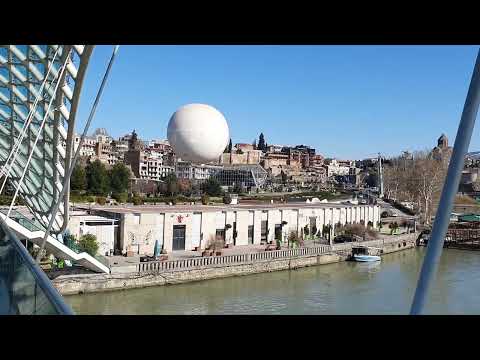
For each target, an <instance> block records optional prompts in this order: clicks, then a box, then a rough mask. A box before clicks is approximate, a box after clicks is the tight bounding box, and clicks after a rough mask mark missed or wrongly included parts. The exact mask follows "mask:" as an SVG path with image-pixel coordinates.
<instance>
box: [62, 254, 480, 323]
mask: <svg viewBox="0 0 480 360" xmlns="http://www.w3.org/2000/svg"><path fill="white" fill-rule="evenodd" d="M424 254H425V249H424V248H417V249H411V250H405V251H402V252H398V253H393V254H387V255H384V256H383V257H382V261H381V262H378V263H354V262H341V263H335V264H330V265H321V266H314V267H309V268H303V269H297V270H292V271H287V270H286V271H277V272H272V273H262V274H256V275H248V276H239V277H231V278H224V279H214V280H206V281H201V282H195V283H188V284H180V285H168V286H158V287H150V288H144V289H131V290H123V291H114V292H106V293H97V294H84V295H74V296H66V297H65V298H66V300H67V302H68V303H69V304H70V305H71V306H72V308H73V310H74V311H75V312H76V313H77V314H292V315H293V314H295V315H297V314H325V315H327V314H407V313H408V311H409V309H410V304H411V302H412V298H413V294H414V291H415V286H416V283H417V279H418V274H419V272H420V267H421V265H422V260H423V257H424ZM426 312H427V313H428V314H480V252H474V251H462V250H451V249H445V250H444V252H443V255H442V260H441V264H440V267H439V272H438V275H437V281H436V283H435V285H434V287H433V289H432V292H431V296H430V301H429V303H428V306H427V308H426Z"/></svg>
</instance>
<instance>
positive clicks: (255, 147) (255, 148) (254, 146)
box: [252, 139, 257, 150]
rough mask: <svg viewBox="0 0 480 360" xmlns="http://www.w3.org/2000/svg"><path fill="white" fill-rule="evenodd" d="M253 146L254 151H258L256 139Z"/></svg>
mask: <svg viewBox="0 0 480 360" xmlns="http://www.w3.org/2000/svg"><path fill="white" fill-rule="evenodd" d="M252 146H253V150H257V140H256V139H254V140H253V143H252Z"/></svg>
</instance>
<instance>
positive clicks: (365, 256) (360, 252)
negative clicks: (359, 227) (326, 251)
mask: <svg viewBox="0 0 480 360" xmlns="http://www.w3.org/2000/svg"><path fill="white" fill-rule="evenodd" d="M371 251H375V252H377V253H381V252H382V249H377V248H368V247H366V246H354V247H352V256H351V260H353V261H358V262H373V261H380V260H382V258H381V257H380V256H378V255H374V254H371V253H370V252H371Z"/></svg>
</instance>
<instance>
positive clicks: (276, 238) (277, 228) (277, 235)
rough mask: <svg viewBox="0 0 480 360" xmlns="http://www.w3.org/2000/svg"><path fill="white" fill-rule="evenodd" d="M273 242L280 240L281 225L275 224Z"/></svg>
mask: <svg viewBox="0 0 480 360" xmlns="http://www.w3.org/2000/svg"><path fill="white" fill-rule="evenodd" d="M275 240H280V241H281V240H282V225H281V224H275Z"/></svg>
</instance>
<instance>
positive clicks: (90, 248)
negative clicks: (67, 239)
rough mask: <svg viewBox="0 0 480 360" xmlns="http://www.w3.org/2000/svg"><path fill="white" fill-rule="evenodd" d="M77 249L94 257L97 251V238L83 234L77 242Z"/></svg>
mask: <svg viewBox="0 0 480 360" xmlns="http://www.w3.org/2000/svg"><path fill="white" fill-rule="evenodd" d="M78 248H79V250H80V251H84V252H86V253H88V254H90V255H91V256H95V255H96V254H97V251H98V243H97V237H96V236H95V235H92V234H85V235H82V236H81V237H80V240H78Z"/></svg>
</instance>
